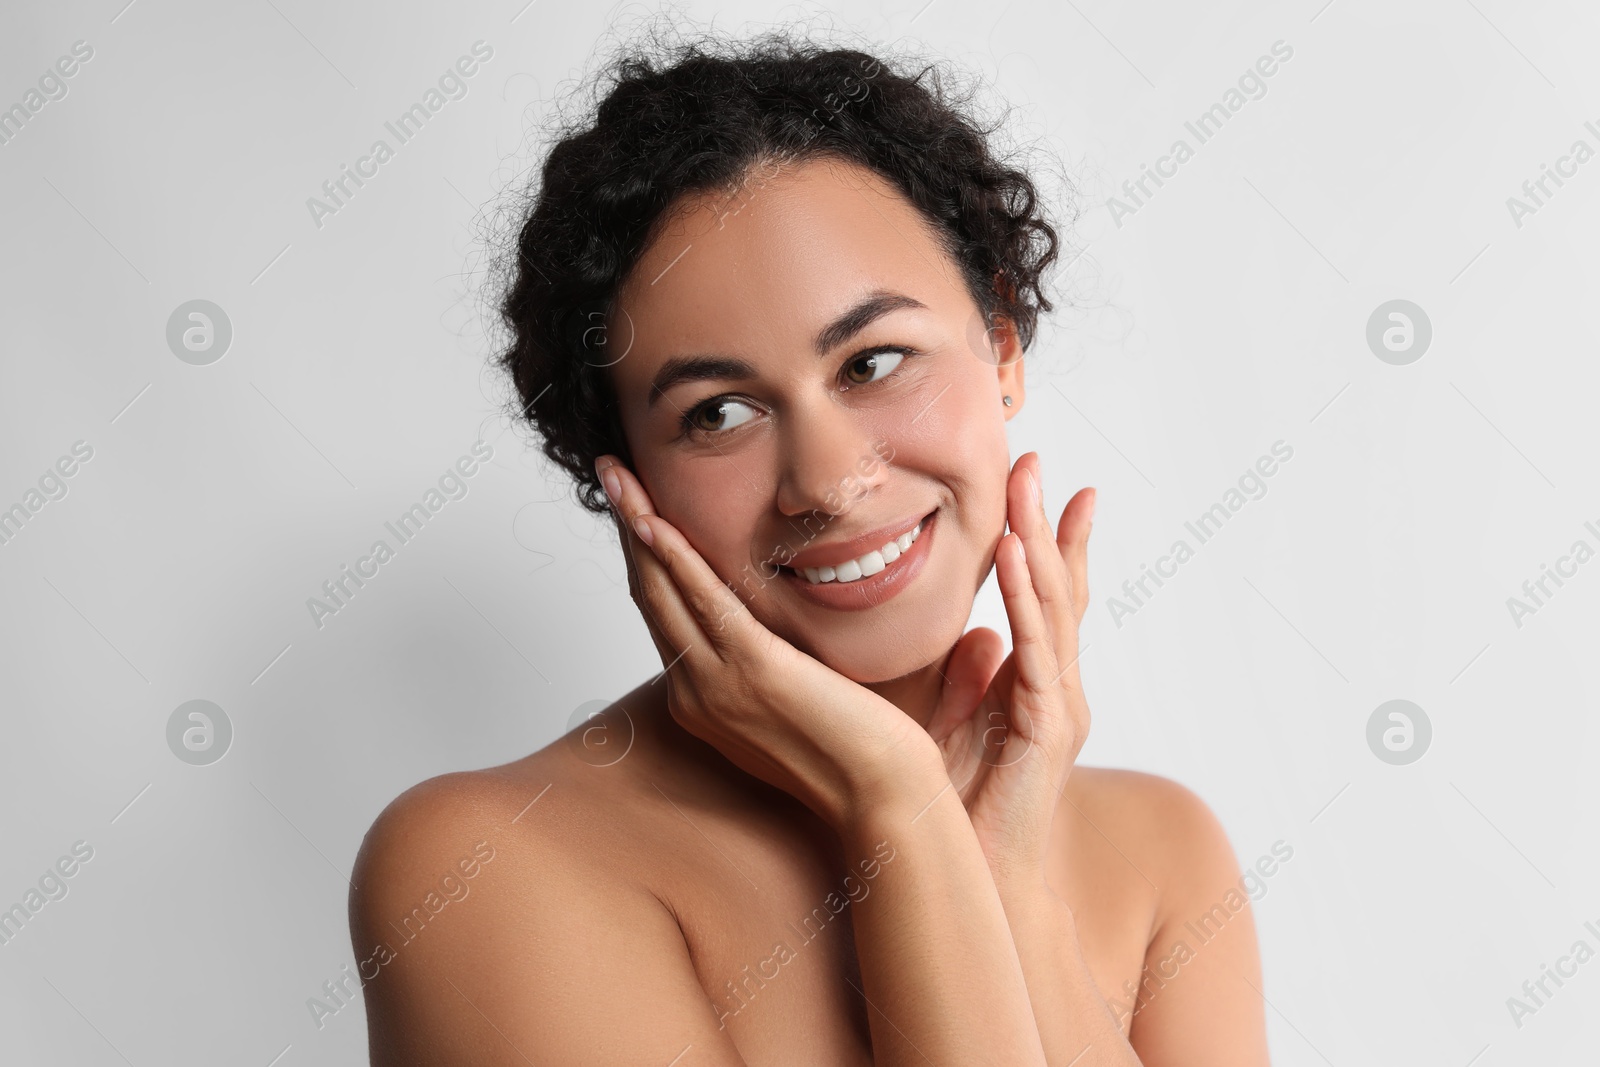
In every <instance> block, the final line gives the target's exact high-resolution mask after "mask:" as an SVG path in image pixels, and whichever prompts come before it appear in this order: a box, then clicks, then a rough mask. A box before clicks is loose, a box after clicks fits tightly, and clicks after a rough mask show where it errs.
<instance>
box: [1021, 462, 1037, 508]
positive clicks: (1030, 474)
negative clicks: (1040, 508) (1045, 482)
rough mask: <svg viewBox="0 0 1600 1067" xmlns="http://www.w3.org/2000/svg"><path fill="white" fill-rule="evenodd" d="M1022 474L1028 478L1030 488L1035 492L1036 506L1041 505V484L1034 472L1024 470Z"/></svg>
mask: <svg viewBox="0 0 1600 1067" xmlns="http://www.w3.org/2000/svg"><path fill="white" fill-rule="evenodd" d="M1022 473H1023V474H1026V475H1027V476H1028V488H1029V489H1030V490H1031V491H1032V492H1033V502H1034V503H1035V504H1040V503H1041V497H1040V495H1039V482H1038V480H1037V479H1036V478H1034V476H1033V471H1031V470H1028V469H1027V468H1023V471H1022Z"/></svg>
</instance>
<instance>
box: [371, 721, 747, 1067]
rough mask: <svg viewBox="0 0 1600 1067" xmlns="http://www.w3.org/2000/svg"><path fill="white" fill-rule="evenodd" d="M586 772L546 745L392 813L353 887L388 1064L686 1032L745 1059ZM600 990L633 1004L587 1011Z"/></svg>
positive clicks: (374, 1019)
mask: <svg viewBox="0 0 1600 1067" xmlns="http://www.w3.org/2000/svg"><path fill="white" fill-rule="evenodd" d="M581 781H582V776H575V775H572V774H571V773H570V772H569V771H564V770H563V764H562V761H561V759H560V758H559V757H558V758H554V759H552V758H549V757H548V756H545V757H543V758H541V754H538V753H536V754H535V756H532V757H528V758H526V759H524V760H519V761H517V762H515V763H510V764H506V765H505V766H503V767H496V768H490V769H487V770H479V771H467V772H459V773H453V774H445V775H440V776H438V777H436V778H430V779H428V780H427V781H425V782H422V783H420V784H418V785H416V786H413V787H412V788H410V789H408V790H406V791H405V792H404V793H402V794H401V795H400V796H398V797H396V798H395V799H394V800H393V801H391V802H390V803H389V804H388V805H387V806H386V807H385V808H384V809H383V811H382V813H381V814H379V815H378V817H377V818H376V820H375V821H374V822H373V824H372V827H371V829H370V830H368V831H367V834H366V837H365V839H364V840H363V842H362V845H361V849H360V852H359V854H358V855H357V858H356V863H355V870H354V872H353V874H352V879H351V881H352V886H351V892H350V936H351V941H352V945H353V947H354V950H355V955H356V960H357V962H358V965H359V969H360V975H361V984H362V990H363V994H364V998H365V1002H366V1009H367V1030H368V1045H369V1049H370V1055H371V1062H372V1063H373V1064H374V1065H389V1064H401V1063H422V1062H427V1063H435V1064H445V1065H449V1064H469V1063H470V1064H502V1063H504V1064H520V1063H526V1062H530V1061H531V1062H558V1063H571V1064H588V1063H596V1062H599V1060H598V1059H597V1057H599V1056H601V1055H602V1053H603V1054H605V1055H607V1056H613V1055H621V1056H622V1057H623V1058H625V1059H627V1060H629V1061H634V1060H638V1061H651V1062H656V1061H659V1062H662V1063H665V1062H668V1061H670V1060H671V1059H672V1057H673V1056H674V1055H676V1054H677V1053H678V1052H679V1051H680V1050H681V1049H682V1045H683V1041H684V1040H690V1039H689V1038H682V1040H680V1039H679V1038H680V1037H681V1036H682V1035H683V1034H684V1033H685V1032H687V1033H689V1034H693V1035H695V1036H694V1037H693V1040H694V1041H695V1043H696V1045H697V1046H699V1047H700V1048H702V1049H706V1050H708V1057H709V1058H708V1060H707V1062H711V1063H719V1064H733V1063H737V1062H739V1061H738V1059H737V1055H736V1053H735V1051H734V1049H733V1046H732V1045H731V1043H730V1042H729V1040H728V1037H727V1035H726V1034H725V1033H720V1032H719V1031H718V1030H717V1020H716V1017H715V1015H714V1013H713V1012H712V1009H711V1005H710V1002H709V1001H708V999H707V998H706V996H705V994H704V992H703V991H702V990H701V988H700V987H699V985H698V983H697V981H696V979H695V975H694V971H693V967H692V964H691V961H690V959H689V955H688V950H687V946H686V945H685V942H684V939H683V935H682V931H681V930H680V928H679V926H678V923H677V921H676V919H675V917H674V916H673V915H672V913H671V912H670V910H669V909H668V908H667V907H666V906H664V905H663V904H662V902H661V901H660V900H659V899H658V898H657V897H656V896H655V895H654V894H653V893H652V892H651V891H650V890H649V888H648V887H646V886H645V885H643V884H642V883H641V882H640V881H639V880H638V879H637V878H632V877H629V876H628V870H629V868H628V866H627V865H626V864H624V863H622V862H619V861H618V860H617V859H616V858H615V853H616V851H617V850H618V849H619V848H621V849H622V850H625V844H623V843H622V842H620V841H619V840H618V838H617V837H616V836H615V835H612V834H609V833H608V827H614V828H618V829H620V827H621V826H622V824H623V822H624V819H623V816H622V812H621V811H619V810H616V809H615V808H613V807H612V806H610V805H608V804H607V803H606V802H605V800H604V799H603V797H602V796H601V794H600V793H599V792H598V791H597V790H596V789H595V788H592V787H591V788H588V789H583V790H580V789H578V788H577V787H576V785H575V782H581ZM590 784H591V786H592V783H590ZM600 1002H609V1003H612V1004H616V1005H619V1006H624V1007H625V1008H626V1012H625V1013H624V1014H622V1015H621V1016H619V1017H614V1018H611V1019H610V1021H609V1022H608V1021H606V1020H605V1019H601V1018H597V1017H596V1016H595V1015H594V1014H593V1013H592V1012H590V1011H588V1010H586V1008H587V1007H589V1006H592V1005H593V1004H595V1003H600ZM596 1027H604V1030H605V1032H604V1040H603V1041H597V1040H596V1036H597V1035H596V1033H595V1032H594V1031H595V1028H596ZM668 1035H672V1036H671V1037H670V1038H669V1036H668ZM674 1040H676V1041H678V1043H677V1044H676V1045H673V1046H672V1047H671V1048H670V1049H669V1048H668V1047H667V1046H668V1045H669V1044H671V1043H672V1041H674ZM607 1062H611V1061H610V1060H607Z"/></svg>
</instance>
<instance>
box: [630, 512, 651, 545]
mask: <svg viewBox="0 0 1600 1067" xmlns="http://www.w3.org/2000/svg"><path fill="white" fill-rule="evenodd" d="M633 532H634V533H636V534H638V535H639V540H641V541H643V542H644V543H645V544H647V545H654V544H655V543H656V535H655V534H653V533H651V532H650V524H649V523H647V522H645V521H644V516H643V515H640V516H639V517H638V518H636V519H634V520H633Z"/></svg>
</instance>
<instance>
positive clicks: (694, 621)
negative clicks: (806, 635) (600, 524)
mask: <svg viewBox="0 0 1600 1067" xmlns="http://www.w3.org/2000/svg"><path fill="white" fill-rule="evenodd" d="M595 469H596V471H597V472H598V473H599V475H600V479H601V482H602V484H603V485H605V488H606V491H607V495H608V496H610V497H612V498H613V514H614V516H615V517H616V519H617V525H618V531H619V534H620V536H621V538H622V542H623V546H624V550H625V551H624V554H625V556H626V557H627V560H628V590H629V592H630V593H632V595H633V599H634V603H636V604H637V605H638V607H639V610H640V613H641V614H643V616H644V620H645V625H646V626H648V627H649V629H650V636H651V638H652V639H654V641H655V643H656V650H657V651H658V652H659V653H660V654H661V662H662V664H663V665H664V666H665V668H666V670H665V672H664V673H665V674H666V676H667V684H668V687H669V688H668V700H667V707H668V709H669V710H670V711H671V713H672V717H673V718H674V719H675V720H676V721H677V722H678V724H679V725H680V726H682V727H683V728H684V729H685V730H687V731H688V732H689V733H691V734H693V735H695V736H696V737H698V738H700V739H701V740H703V741H705V742H706V743H707V744H709V745H711V746H712V747H714V748H716V749H717V750H718V751H720V752H721V753H722V754H723V755H724V756H726V757H727V758H728V760H729V761H730V762H732V763H733V764H735V765H736V766H738V767H739V768H740V769H742V770H744V771H745V772H747V773H749V774H752V775H754V776H755V777H757V778H760V779H761V780H762V781H764V782H767V783H769V784H771V785H774V786H776V787H778V788H779V789H782V790H783V791H784V792H786V793H789V794H790V795H791V796H794V797H795V798H796V799H798V800H800V801H801V802H802V803H804V804H805V805H806V806H807V807H808V808H810V809H811V810H812V811H814V812H816V814H817V815H818V816H819V817H820V818H822V819H823V820H824V821H826V822H827V823H828V824H829V825H831V826H833V827H834V828H835V829H836V830H842V829H844V828H845V827H846V826H847V825H848V824H849V823H850V821H851V820H852V819H854V818H856V817H857V815H858V813H860V812H863V811H865V810H868V809H869V808H871V807H875V806H877V805H880V804H883V803H885V802H887V801H891V800H906V801H910V800H911V799H913V798H917V800H916V802H917V803H919V804H920V803H922V802H923V801H924V800H925V799H926V797H928V796H932V795H934V792H936V791H937V790H938V789H939V788H940V787H941V786H942V785H944V784H945V783H946V782H947V781H948V779H947V776H946V774H945V770H944V758H943V756H942V755H941V753H940V751H939V747H938V745H936V744H935V743H934V741H933V739H932V738H931V737H929V736H928V733H927V731H926V730H924V729H923V728H922V727H921V726H919V725H918V724H917V722H916V721H915V720H914V719H912V718H911V717H910V716H908V715H906V714H905V713H904V712H902V711H901V710H900V709H899V708H898V707H896V706H895V705H894V704H892V703H890V702H889V701H887V700H885V699H884V698H882V697H880V696H878V695H877V694H876V693H874V692H872V690H870V689H867V688H866V687H864V686H862V685H860V684H858V683H856V682H854V681H852V680H850V679H849V678H846V677H844V676H843V675H842V674H839V673H838V672H837V671H835V670H833V669H832V668H830V667H828V666H827V665H826V664H824V663H822V662H821V661H819V660H817V659H816V658H814V657H812V656H809V655H807V654H806V653H804V652H801V651H800V650H799V649H797V648H795V647H794V646H793V645H792V644H790V643H789V642H787V641H785V640H784V639H783V638H781V637H779V636H778V635H777V634H775V633H773V632H772V631H771V630H769V629H767V627H766V626H764V625H762V624H761V622H760V621H758V620H757V619H756V618H755V616H753V615H752V614H750V611H749V609H748V608H747V607H746V606H745V604H744V602H743V601H742V600H740V599H739V597H738V595H737V594H736V593H734V591H733V590H732V589H730V588H729V587H728V586H727V585H726V584H724V582H723V581H722V579H721V578H719V577H718V576H717V574H716V572H715V571H713V570H712V569H711V566H710V564H708V563H707V562H706V561H705V559H704V558H703V557H702V556H701V555H700V553H699V552H697V551H696V550H695V548H694V546H693V545H691V544H690V543H689V541H688V539H687V538H685V537H684V536H683V534H682V533H681V532H680V531H679V530H678V529H677V528H676V527H674V526H673V525H672V524H671V523H669V522H667V521H666V520H665V519H663V518H661V517H660V516H659V515H657V514H656V513H655V507H654V504H653V503H652V501H651V500H650V497H649V494H648V493H647V492H646V491H645V488H644V486H643V485H642V484H641V483H640V482H639V480H638V479H637V478H635V477H634V476H633V474H632V472H630V471H628V470H627V468H626V467H624V466H623V465H622V464H621V463H620V462H618V461H617V459H616V457H614V456H601V457H600V458H599V459H598V460H597V461H596V463H595ZM641 529H642V530H643V533H642V534H641ZM641 540H642V541H644V542H645V544H646V546H647V547H646V548H645V549H643V550H640V549H638V548H637V547H636V544H635V542H637V541H641ZM930 787H931V788H930Z"/></svg>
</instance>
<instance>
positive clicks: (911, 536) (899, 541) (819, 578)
mask: <svg viewBox="0 0 1600 1067" xmlns="http://www.w3.org/2000/svg"><path fill="white" fill-rule="evenodd" d="M934 510H935V511H937V510H938V509H937V508H936V509H934ZM932 517H933V512H932V511H930V512H929V513H928V514H927V515H924V516H923V517H922V518H921V519H919V520H918V521H917V524H916V525H915V526H914V527H912V528H911V529H910V530H907V531H906V532H905V533H903V534H901V535H900V536H899V537H895V538H891V539H890V540H888V541H886V542H884V543H883V544H882V545H880V546H878V547H877V548H875V549H872V550H870V551H867V552H864V553H862V554H861V555H859V556H857V557H856V558H855V559H852V560H847V561H846V562H844V563H839V564H835V565H833V566H827V567H799V568H796V567H787V566H783V565H778V570H779V571H781V572H783V573H785V574H788V575H790V576H792V577H795V578H804V579H805V580H806V581H807V582H809V583H810V584H811V585H828V584H831V583H837V584H839V585H849V584H851V583H852V582H858V581H861V580H862V579H864V578H870V577H872V576H873V575H875V574H877V573H879V572H880V571H883V570H885V569H887V568H888V567H890V566H892V565H893V564H894V563H895V561H897V560H898V559H899V558H900V557H901V556H902V555H904V554H905V553H906V552H908V551H910V549H911V546H912V545H913V544H915V543H916V542H917V539H918V538H920V537H921V536H922V533H923V530H924V528H925V527H926V526H927V524H928V520H929V519H930V518H932Z"/></svg>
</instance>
